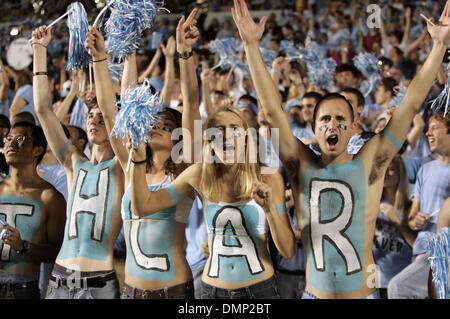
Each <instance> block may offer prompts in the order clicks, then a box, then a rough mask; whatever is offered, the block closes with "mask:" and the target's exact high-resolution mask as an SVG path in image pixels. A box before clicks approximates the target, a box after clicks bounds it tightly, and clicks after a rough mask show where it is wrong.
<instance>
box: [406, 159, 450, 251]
mask: <svg viewBox="0 0 450 319" xmlns="http://www.w3.org/2000/svg"><path fill="white" fill-rule="evenodd" d="M449 196H450V164H441V162H440V160H439V159H436V160H434V161H431V162H428V163H426V164H424V165H423V166H422V167H421V168H420V169H419V172H418V173H417V181H416V186H415V189H414V193H413V198H418V199H419V200H420V207H419V211H420V212H423V213H427V214H432V213H434V212H436V211H437V210H439V209H440V208H441V206H442V204H443V203H444V201H445V200H446V199H447V197H449ZM438 216H439V213H437V214H434V216H433V217H432V219H431V220H430V221H429V222H428V223H426V224H425V226H424V227H423V228H422V230H421V231H420V232H419V234H418V235H417V238H416V241H415V242H414V246H413V254H414V255H417V254H422V253H425V252H426V251H427V250H428V249H427V248H428V239H427V236H428V235H427V234H428V233H429V232H433V233H434V232H436V230H437V221H438Z"/></svg>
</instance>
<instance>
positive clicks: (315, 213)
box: [309, 180, 362, 274]
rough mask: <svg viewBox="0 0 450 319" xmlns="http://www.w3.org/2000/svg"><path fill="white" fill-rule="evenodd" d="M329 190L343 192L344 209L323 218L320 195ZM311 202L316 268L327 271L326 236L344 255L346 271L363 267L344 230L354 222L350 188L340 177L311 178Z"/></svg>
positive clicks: (341, 193) (312, 236)
mask: <svg viewBox="0 0 450 319" xmlns="http://www.w3.org/2000/svg"><path fill="white" fill-rule="evenodd" d="M329 191H333V192H337V193H338V194H339V195H340V196H341V199H342V205H341V211H340V213H339V214H338V215H337V216H336V217H335V218H334V219H332V220H328V221H326V222H322V221H321V207H320V195H321V194H322V193H325V192H329ZM337 204H338V203H337ZM309 205H310V218H311V221H310V222H311V243H312V249H313V255H314V261H315V264H316V269H317V270H318V271H325V263H324V240H325V239H327V240H328V241H329V242H330V243H331V244H332V245H333V246H334V247H335V248H336V250H337V251H338V252H339V254H340V255H341V256H342V258H343V259H344V261H345V264H346V266H347V274H352V273H354V272H358V271H360V270H361V269H362V266H361V261H360V259H359V256H358V253H357V252H356V249H355V247H354V246H353V244H352V242H351V241H350V240H349V238H348V237H347V236H346V234H345V231H346V230H347V228H348V227H349V226H350V224H351V220H352V215H353V194H352V190H351V188H350V187H349V186H348V185H347V184H345V183H343V182H341V181H323V180H322V181H321V180H312V181H311V194H310V202H309ZM338 207H339V206H338Z"/></svg>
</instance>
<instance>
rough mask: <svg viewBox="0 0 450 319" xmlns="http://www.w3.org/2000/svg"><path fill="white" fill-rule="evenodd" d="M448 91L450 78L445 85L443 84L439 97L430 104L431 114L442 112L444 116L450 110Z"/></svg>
mask: <svg viewBox="0 0 450 319" xmlns="http://www.w3.org/2000/svg"><path fill="white" fill-rule="evenodd" d="M449 90H450V77H449V78H448V80H447V83H446V84H445V87H444V89H443V90H442V91H441V93H439V95H438V96H437V97H436V98H435V99H434V100H432V101H431V102H430V104H431V106H430V108H431V111H433V113H437V112H440V111H443V112H444V116H445V115H446V114H447V113H448V111H449V109H450V96H449Z"/></svg>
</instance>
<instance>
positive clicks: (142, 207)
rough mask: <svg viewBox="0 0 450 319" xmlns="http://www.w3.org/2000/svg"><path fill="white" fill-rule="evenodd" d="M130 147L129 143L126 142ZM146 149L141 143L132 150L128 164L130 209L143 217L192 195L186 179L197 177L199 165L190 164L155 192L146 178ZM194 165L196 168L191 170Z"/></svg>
mask: <svg viewBox="0 0 450 319" xmlns="http://www.w3.org/2000/svg"><path fill="white" fill-rule="evenodd" d="M128 145H129V146H130V147H131V143H128ZM145 156H146V151H145V146H144V145H141V146H140V147H138V148H135V149H134V150H133V154H132V160H131V165H130V186H131V195H130V198H131V209H132V211H133V212H134V213H135V214H136V215H138V216H139V217H145V216H148V215H151V214H154V213H156V212H159V211H161V210H163V209H166V208H169V207H171V206H173V205H176V204H178V203H179V202H181V201H182V200H183V199H184V198H185V197H187V196H192V192H193V190H192V187H191V186H190V185H189V183H188V180H192V179H198V176H199V172H197V171H198V167H199V165H191V166H190V167H188V168H187V169H185V170H184V171H183V172H182V173H181V174H180V175H179V176H178V177H177V178H176V179H175V181H173V183H171V184H169V185H168V186H166V187H165V188H161V189H160V190H158V191H156V192H151V191H150V190H149V189H148V186H147V179H146V164H145V163H146V161H145ZM193 167H195V168H196V170H192V168H193Z"/></svg>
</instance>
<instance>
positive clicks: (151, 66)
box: [138, 49, 161, 83]
mask: <svg viewBox="0 0 450 319" xmlns="http://www.w3.org/2000/svg"><path fill="white" fill-rule="evenodd" d="M159 59H161V50H160V49H158V50H156V53H155V54H154V55H153V58H152V60H151V62H150V64H149V65H148V67H147V68H146V69H145V71H144V72H142V74H141V75H140V76H139V78H138V83H142V82H144V79H146V78H148V77H149V76H150V75H151V74H152V72H153V71H154V70H155V68H156V67H157V66H158V63H159Z"/></svg>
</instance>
